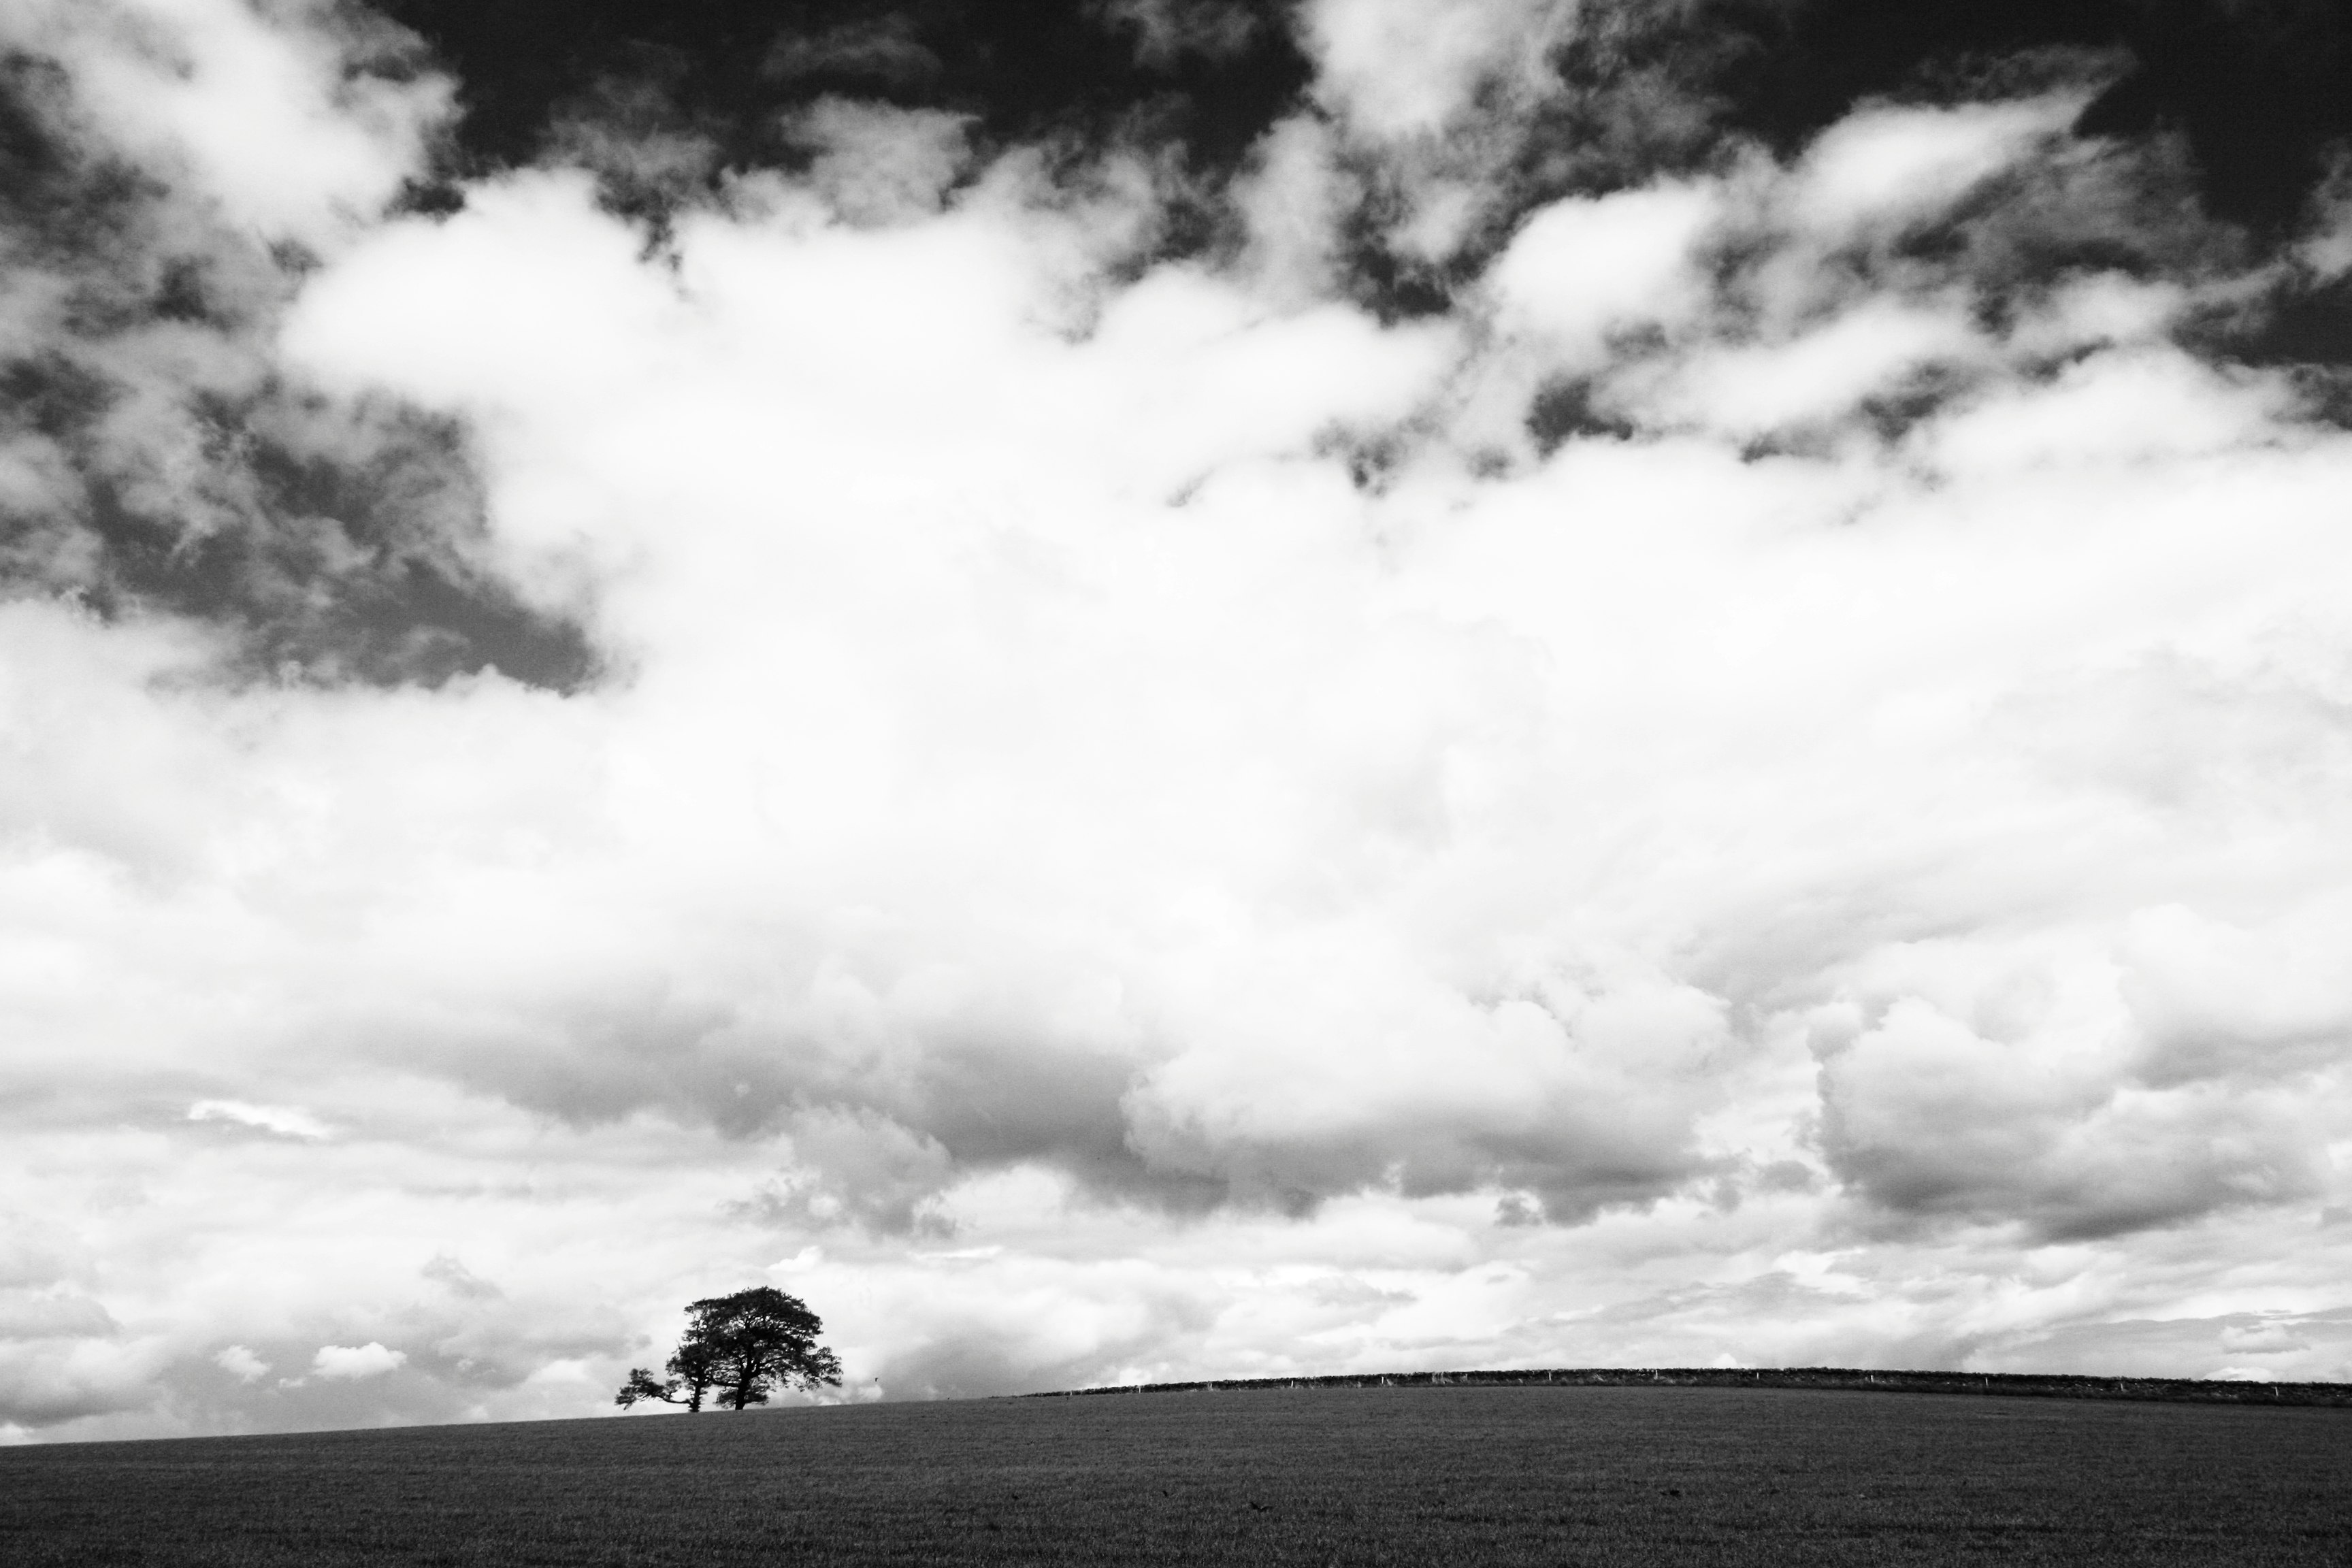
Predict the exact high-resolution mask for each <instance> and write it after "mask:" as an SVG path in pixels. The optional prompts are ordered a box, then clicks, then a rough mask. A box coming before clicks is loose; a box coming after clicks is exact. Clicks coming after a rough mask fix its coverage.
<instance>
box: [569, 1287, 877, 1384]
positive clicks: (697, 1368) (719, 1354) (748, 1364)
mask: <svg viewBox="0 0 2352 1568" xmlns="http://www.w3.org/2000/svg"><path fill="white" fill-rule="evenodd" d="M687 1319H688V1321H687V1325H686V1337H685V1338H684V1339H682V1340H680V1341H679V1342H678V1346H677V1354H676V1355H674V1356H672V1357H670V1358H669V1361H668V1363H667V1365H666V1366H665V1367H664V1369H663V1370H664V1371H666V1372H667V1373H669V1375H668V1376H667V1378H663V1379H658V1380H657V1379H656V1378H655V1376H654V1374H653V1373H650V1372H648V1371H646V1369H645V1368H644V1367H641V1366H633V1367H631V1368H630V1369H629V1381H628V1382H626V1383H625V1384H621V1392H620V1393H619V1394H615V1395H614V1399H613V1403H614V1404H615V1405H620V1406H621V1407H623V1408H624V1409H626V1408H627V1407H628V1406H630V1405H635V1403H637V1401H639V1400H641V1399H658V1400H660V1401H661V1402H662V1403H663V1404H665V1405H685V1406H686V1407H687V1408H688V1410H695V1411H698V1410H700V1409H701V1408H702V1404H703V1401H704V1400H705V1399H708V1398H710V1397H712V1391H713V1390H716V1391H717V1398H718V1401H719V1404H720V1405H725V1406H726V1407H727V1408H728V1409H730V1410H743V1409H747V1408H749V1407H750V1406H751V1405H765V1404H766V1403H767V1402H768V1395H769V1394H771V1393H772V1392H773V1391H774V1390H775V1389H776V1388H778V1387H779V1386H782V1387H793V1388H814V1387H815V1386H816V1385H817V1384H821V1383H822V1384H832V1385H833V1386H834V1387H835V1388H838V1387H840V1386H841V1361H840V1358H839V1357H837V1356H835V1354H834V1353H833V1352H831V1351H829V1350H827V1349H825V1348H824V1346H823V1345H821V1344H819V1343H817V1342H816V1337H817V1335H818V1334H820V1333H822V1332H823V1331H824V1321H823V1320H822V1319H820V1318H819V1317H818V1316H817V1315H816V1314H815V1313H814V1312H812V1311H810V1310H808V1307H807V1304H806V1303H804V1302H803V1301H802V1300H800V1298H798V1297H797V1296H787V1295H785V1294H784V1293H783V1292H782V1290H779V1289H776V1288H775V1287H774V1286H772V1285H761V1286H759V1287H757V1288H755V1289H750V1290H738V1291H736V1292H735V1294H733V1295H732V1296H711V1297H708V1298H706V1299H705V1300H699V1301H697V1302H695V1303H694V1304H693V1305H691V1306H689V1307H688V1308H687Z"/></svg>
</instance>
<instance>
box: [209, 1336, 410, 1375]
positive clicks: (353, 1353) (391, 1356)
mask: <svg viewBox="0 0 2352 1568" xmlns="http://www.w3.org/2000/svg"><path fill="white" fill-rule="evenodd" d="M406 1364H408V1352H406V1351H395V1350H386V1349H385V1348H384V1347H383V1346H382V1345H380V1344H378V1343H376V1342H374V1341H373V1340H370V1341H369V1342H367V1343H365V1344H363V1345H320V1347H319V1353H318V1354H316V1355H314V1356H312V1357H311V1358H310V1375H311V1376H313V1377H328V1378H337V1379H343V1380H347V1381H357V1380H358V1379H360V1378H363V1377H382V1376H383V1374H384V1373H388V1372H397V1371H399V1370H400V1369H401V1368H402V1367H403V1366H405V1365H406ZM232 1370H234V1369H232Z"/></svg>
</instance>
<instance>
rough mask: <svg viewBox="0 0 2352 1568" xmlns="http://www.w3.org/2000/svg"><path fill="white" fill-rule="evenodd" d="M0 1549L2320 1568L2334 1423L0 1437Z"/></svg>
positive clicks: (1234, 1423) (975, 1414)
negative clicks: (32, 1440) (136, 1439)
mask: <svg viewBox="0 0 2352 1568" xmlns="http://www.w3.org/2000/svg"><path fill="white" fill-rule="evenodd" d="M0 1562H5V1563H7V1564H9V1565H10V1568H39V1565H47V1564H59V1565H63V1564H73V1565H75V1568H82V1565H85V1564H90V1563H107V1564H173V1565H178V1564H200V1565H220V1568H231V1565H234V1568H260V1565H264V1564H267V1565H271V1568H275V1565H278V1564H286V1565H289V1568H291V1565H296V1564H299V1565H302V1568H335V1565H339V1564H350V1563H404V1564H412V1563H413V1564H484V1565H488V1564H497V1565H499V1568H526V1565H530V1564H564V1565H566V1568H569V1565H572V1564H621V1563H632V1564H636V1563H645V1564H669V1563H675V1564H678V1565H680V1568H685V1565H688V1564H693V1565H695V1568H712V1565H730V1564H744V1563H763V1564H764V1563H776V1564H782V1563H793V1564H810V1565H825V1564H847V1563H859V1564H866V1563H872V1564H885V1563H888V1564H910V1565H911V1564H934V1563H936V1564H947V1563H1068V1564H1074V1565H1075V1564H1082V1563H1083V1564H1118V1563H1317V1564H1322V1563H1368V1564H1370V1563H1382V1564H1385V1563H1395V1564H1406V1563H1432V1564H1435V1563H1446V1564H1486V1563H1496V1564H1519V1563H1543V1564H1563V1563H1593V1564H1602V1563H1608V1564H1616V1563H1623V1564H1635V1563H1642V1564H1651V1563H1759V1564H1762V1563H1772V1564H1780V1563H1868V1564H1885V1563H1902V1564H1908V1563H1918V1564H1933V1563H2067V1564H2084V1563H2231V1564H2244V1565H2261V1564H2287V1563H2294V1564H2305V1563H2312V1564H2321V1563H2324V1564H2328V1565H2329V1568H2344V1565H2346V1564H2347V1563H2352V1411H2347V1410H2344V1409H2315V1408H2296V1407H2293V1406H2286V1407H2263V1406H2256V1405H2164V1404H2128V1403H2095V1402H2090V1401H2078V1400H2040V1399H2032V1400H2027V1399H2013V1400H2012V1399H1998V1398H1992V1399H1988V1398H1956V1397H1951V1396H1947V1395H1935V1394H1850V1393H1834V1392H1814V1391H1811V1390H1786V1389H1716V1388H1654V1389H1651V1388H1585V1387H1559V1388H1544V1387H1500V1388H1494V1387H1488V1388H1480V1387H1439V1388H1429V1387H1423V1388H1407V1389H1336V1390H1335V1389H1310V1390H1297V1391H1290V1390H1252V1391H1235V1392H1215V1393H1195V1394H1137V1395H1129V1396H1123V1397H1104V1398H1092V1399H1033V1400H982V1401H971V1402H960V1403H953V1404H940V1405H866V1406H857V1407H846V1408H837V1409H814V1410H784V1411H774V1412H753V1413H751V1414H747V1415H724V1414H720V1415H660V1416H649V1417H636V1418H631V1419H626V1420H604V1421H566V1422H534V1423H527V1424H513V1425H502V1426H440V1427H413V1428H407V1429H403V1430H390V1431H370V1432H335V1433H325V1434H313V1435H308V1436H272V1437H235V1438H198V1439H183V1440H174V1441H163V1442H147V1443H92V1444H71V1445H57V1446H53V1447H23V1448H14V1449H5V1450H0Z"/></svg>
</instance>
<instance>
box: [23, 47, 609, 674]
mask: <svg viewBox="0 0 2352 1568" xmlns="http://www.w3.org/2000/svg"><path fill="white" fill-rule="evenodd" d="M362 45H363V46H364V47H359V48H357V49H355V51H354V58H353V60H352V68H353V69H354V70H361V71H365V70H375V71H383V72H389V73H398V72H401V71H405V70H410V69H413V68H414V66H415V50H414V47H413V41H412V42H411V43H410V44H406V45H404V43H403V42H402V40H401V39H400V38H399V37H397V36H395V35H394V34H393V33H391V32H390V30H388V29H383V28H382V27H381V26H380V25H379V26H377V27H376V28H374V29H373V30H368V31H365V32H363V34H362ZM77 92H78V89H77V84H76V82H75V79H74V77H73V73H72V70H71V69H70V68H69V67H68V64H66V63H65V62H62V61H60V60H58V59H55V58H44V57H41V56H38V55H36V54H31V53H26V52H18V53H16V54H13V55H10V56H9V57H8V58H6V59H5V61H0V298H5V300H6V303H7V306H8V309H9V311H10V314H11V316H12V317H13V321H14V325H15V327H16V332H15V334H14V336H15V341H14V342H13V343H12V345H11V347H10V349H9V351H8V353H6V355H5V359H0V464H5V468H6V469H7V479H8V481H9V482H8V483H7V484H6V485H5V489H0V586H5V589H6V590H7V591H9V592H13V593H14V594H17V595H24V594H37V595H69V596H71V597H73V598H75V599H77V600H79V602H80V603H82V604H84V605H87V606H88V607H89V608H90V609H92V610H93V611H95V612H97V613H99V614H100V615H102V616H120V615H127V614H134V613H142V612H156V613H162V614H165V615H171V616H183V617H186V618H188V619H190V620H193V621H195V622H198V623H201V624H203V625H205V626H210V627H213V628H215V629H216V630H217V631H219V632H220V633H222V634H223V635H224V637H225V639H226V643H227V644H228V646H229V648H230V649H231V653H230V657H231V659H232V661H233V663H234V664H236V666H237V667H239V668H242V669H243V670H245V671H246V672H247V673H249V674H267V675H281V674H288V673H293V674H299V676H300V677H302V678H304V679H323V680H361V681H369V682H378V683H400V682H409V681H421V682H425V683H427V684H435V683H438V682H439V681H442V680H445V679H448V678H449V677H450V676H452V675H456V674H461V673H467V672H471V671H474V670H478V669H482V668H499V669H501V670H503V671H504V672H505V673H507V674H509V675H510V676H512V677H515V678H516V679H523V680H527V681H531V682H535V683H540V684H545V685H552V686H558V687H571V686H576V685H577V684H579V683H580V682H581V681H582V680H583V679H586V678H587V676H588V675H589V673H590V671H591V670H592V668H593V663H594V659H593V655H592V653H591V650H590V648H589V647H588V644H587V642H586V640H585V638H584V637H583V634H582V632H581V631H580V629H579V628H578V627H577V626H573V625H572V624H569V623H567V622H566V621H564V620H562V619H561V618H558V617H553V616H547V615H544V614H541V613H540V612H538V611H535V610H533V609H532V608H530V607H529V606H527V605H524V604H523V603H522V602H521V600H520V598H518V596H517V595H516V594H515V593H514V592H513V590H511V589H510V588H509V587H507V586H506V585H505V584H502V583H501V582H500V581H499V578H498V577H497V575H496V574H494V573H493V572H491V571H490V570H489V569H488V565H487V563H486V562H485V560H484V559H483V556H482V549H481V546H482V542H483V515H484V513H483V507H484V501H483V497H482V494H481V490H480V485H479V482H478V479H476V477H475V472H474V465H473V462H472V457H471V453H470V449H469V441H468V437H467V434H466V432H465V430H464V429H463V428H462V427H461V426H458V425H457V423H455V422H454V421H452V420H450V419H448V418H446V417H443V416H428V415H425V414H423V413H421V412H419V411H417V410H415V409H413V408H408V407H405V406H403V405H399V404H397V403H395V402H393V401H390V400H386V399H381V398H363V399H360V400H356V401H341V402H339V401H336V400H332V399H329V398H325V397H322V396H319V395H313V394H310V393H308V392H306V391H304V390H303V389H302V388H301V387H299V385H297V384H291V383H289V380H288V379H287V378H286V377H285V376H284V375H283V374H280V372H279V371H278V368H277V366H276V365H275V363H274V362H273V359H272V349H271V338H272V334H273V332H274V330H275V326H276V323H277V321H278V319H279V317H280V315H281V314H282V312H283V310H285V308H286V306H287V305H288V303H289V300H291V298H292V297H293V295H294V293H295V291H296V290H297V289H299V285H300V282H301V280H302V279H303V277H304V276H305V274H306V273H307V272H308V271H309V270H310V268H311V267H312V266H314V265H315V264H316V258H315V257H314V256H312V255H311V253H310V251H309V249H308V248H307V247H306V246H305V245H304V244H303V242H302V241H301V240H300V239H299V238H297V237H281V238H278V239H277V240H275V241H273V240H271V239H270V238H269V237H268V236H266V235H262V234H257V233H256V232H254V231H253V230H252V229H251V228H249V227H245V226H239V225H237V224H236V223H235V222H234V221H232V220H230V219H228V218H227V217H226V216H225V215H224V214H222V213H221V212H220V211H219V210H218V209H217V208H216V207H215V206H214V205H211V204H210V203H208V202H207V200H206V199H205V197H204V196H203V195H201V194H199V193H198V192H196V191H194V190H192V189H190V188H189V185H190V179H189V176H188V174H187V172H186V171H184V170H183V169H177V168H173V167H171V166H169V165H168V164H165V163H157V162H156V161H154V160H152V159H151V158H143V157H142V156H141V155H139V154H138V153H134V152H132V151H130V150H127V149H124V148H121V147H119V146H116V145H113V144H111V143H110V141H109V139H108V137H107V136H106V135H105V134H104V133H103V132H101V131H100V129H99V128H98V127H97V125H96V124H95V123H94V122H93V121H91V119H90V118H89V115H88V114H87V113H86V111H85V109H84V107H83V106H82V105H81V104H80V103H79V101H78V98H77Z"/></svg>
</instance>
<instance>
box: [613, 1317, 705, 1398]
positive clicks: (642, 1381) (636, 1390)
mask: <svg viewBox="0 0 2352 1568" xmlns="http://www.w3.org/2000/svg"><path fill="white" fill-rule="evenodd" d="M663 1370H664V1371H665V1372H667V1373H669V1376H667V1377H666V1378H663V1379H661V1380H659V1381H658V1382H657V1381H656V1380H655V1377H654V1374H653V1373H650V1372H647V1371H646V1369H645V1368H644V1367H641V1366H633V1367H631V1368H630V1369H629V1381H628V1382H626V1383H625V1384H621V1392H620V1393H619V1394H615V1395H614V1398H613V1403H614V1404H615V1405H619V1406H620V1407H621V1408H622V1409H624V1410H626V1409H627V1408H628V1407H629V1406H630V1405H635V1403H636V1402H637V1401H639V1400H640V1399H658V1400H660V1401H661V1402H662V1403H663V1404H664V1405H685V1406H686V1407H687V1408H688V1410H692V1411H699V1410H701V1408H702V1402H703V1401H704V1400H705V1399H707V1398H709V1394H710V1390H711V1388H712V1386H713V1385H714V1384H717V1383H718V1382H719V1352H717V1351H716V1350H714V1349H713V1348H712V1347H711V1346H709V1345H706V1344H700V1343H698V1342H696V1341H695V1339H694V1337H693V1336H692V1334H690V1333H689V1334H688V1336H687V1339H686V1342H684V1343H683V1344H681V1345H679V1346H678V1347H677V1354H676V1355H674V1356H672V1357H670V1358H669V1361H668V1363H667V1365H665V1366H664V1368H663ZM681 1395H682V1397H681Z"/></svg>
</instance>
